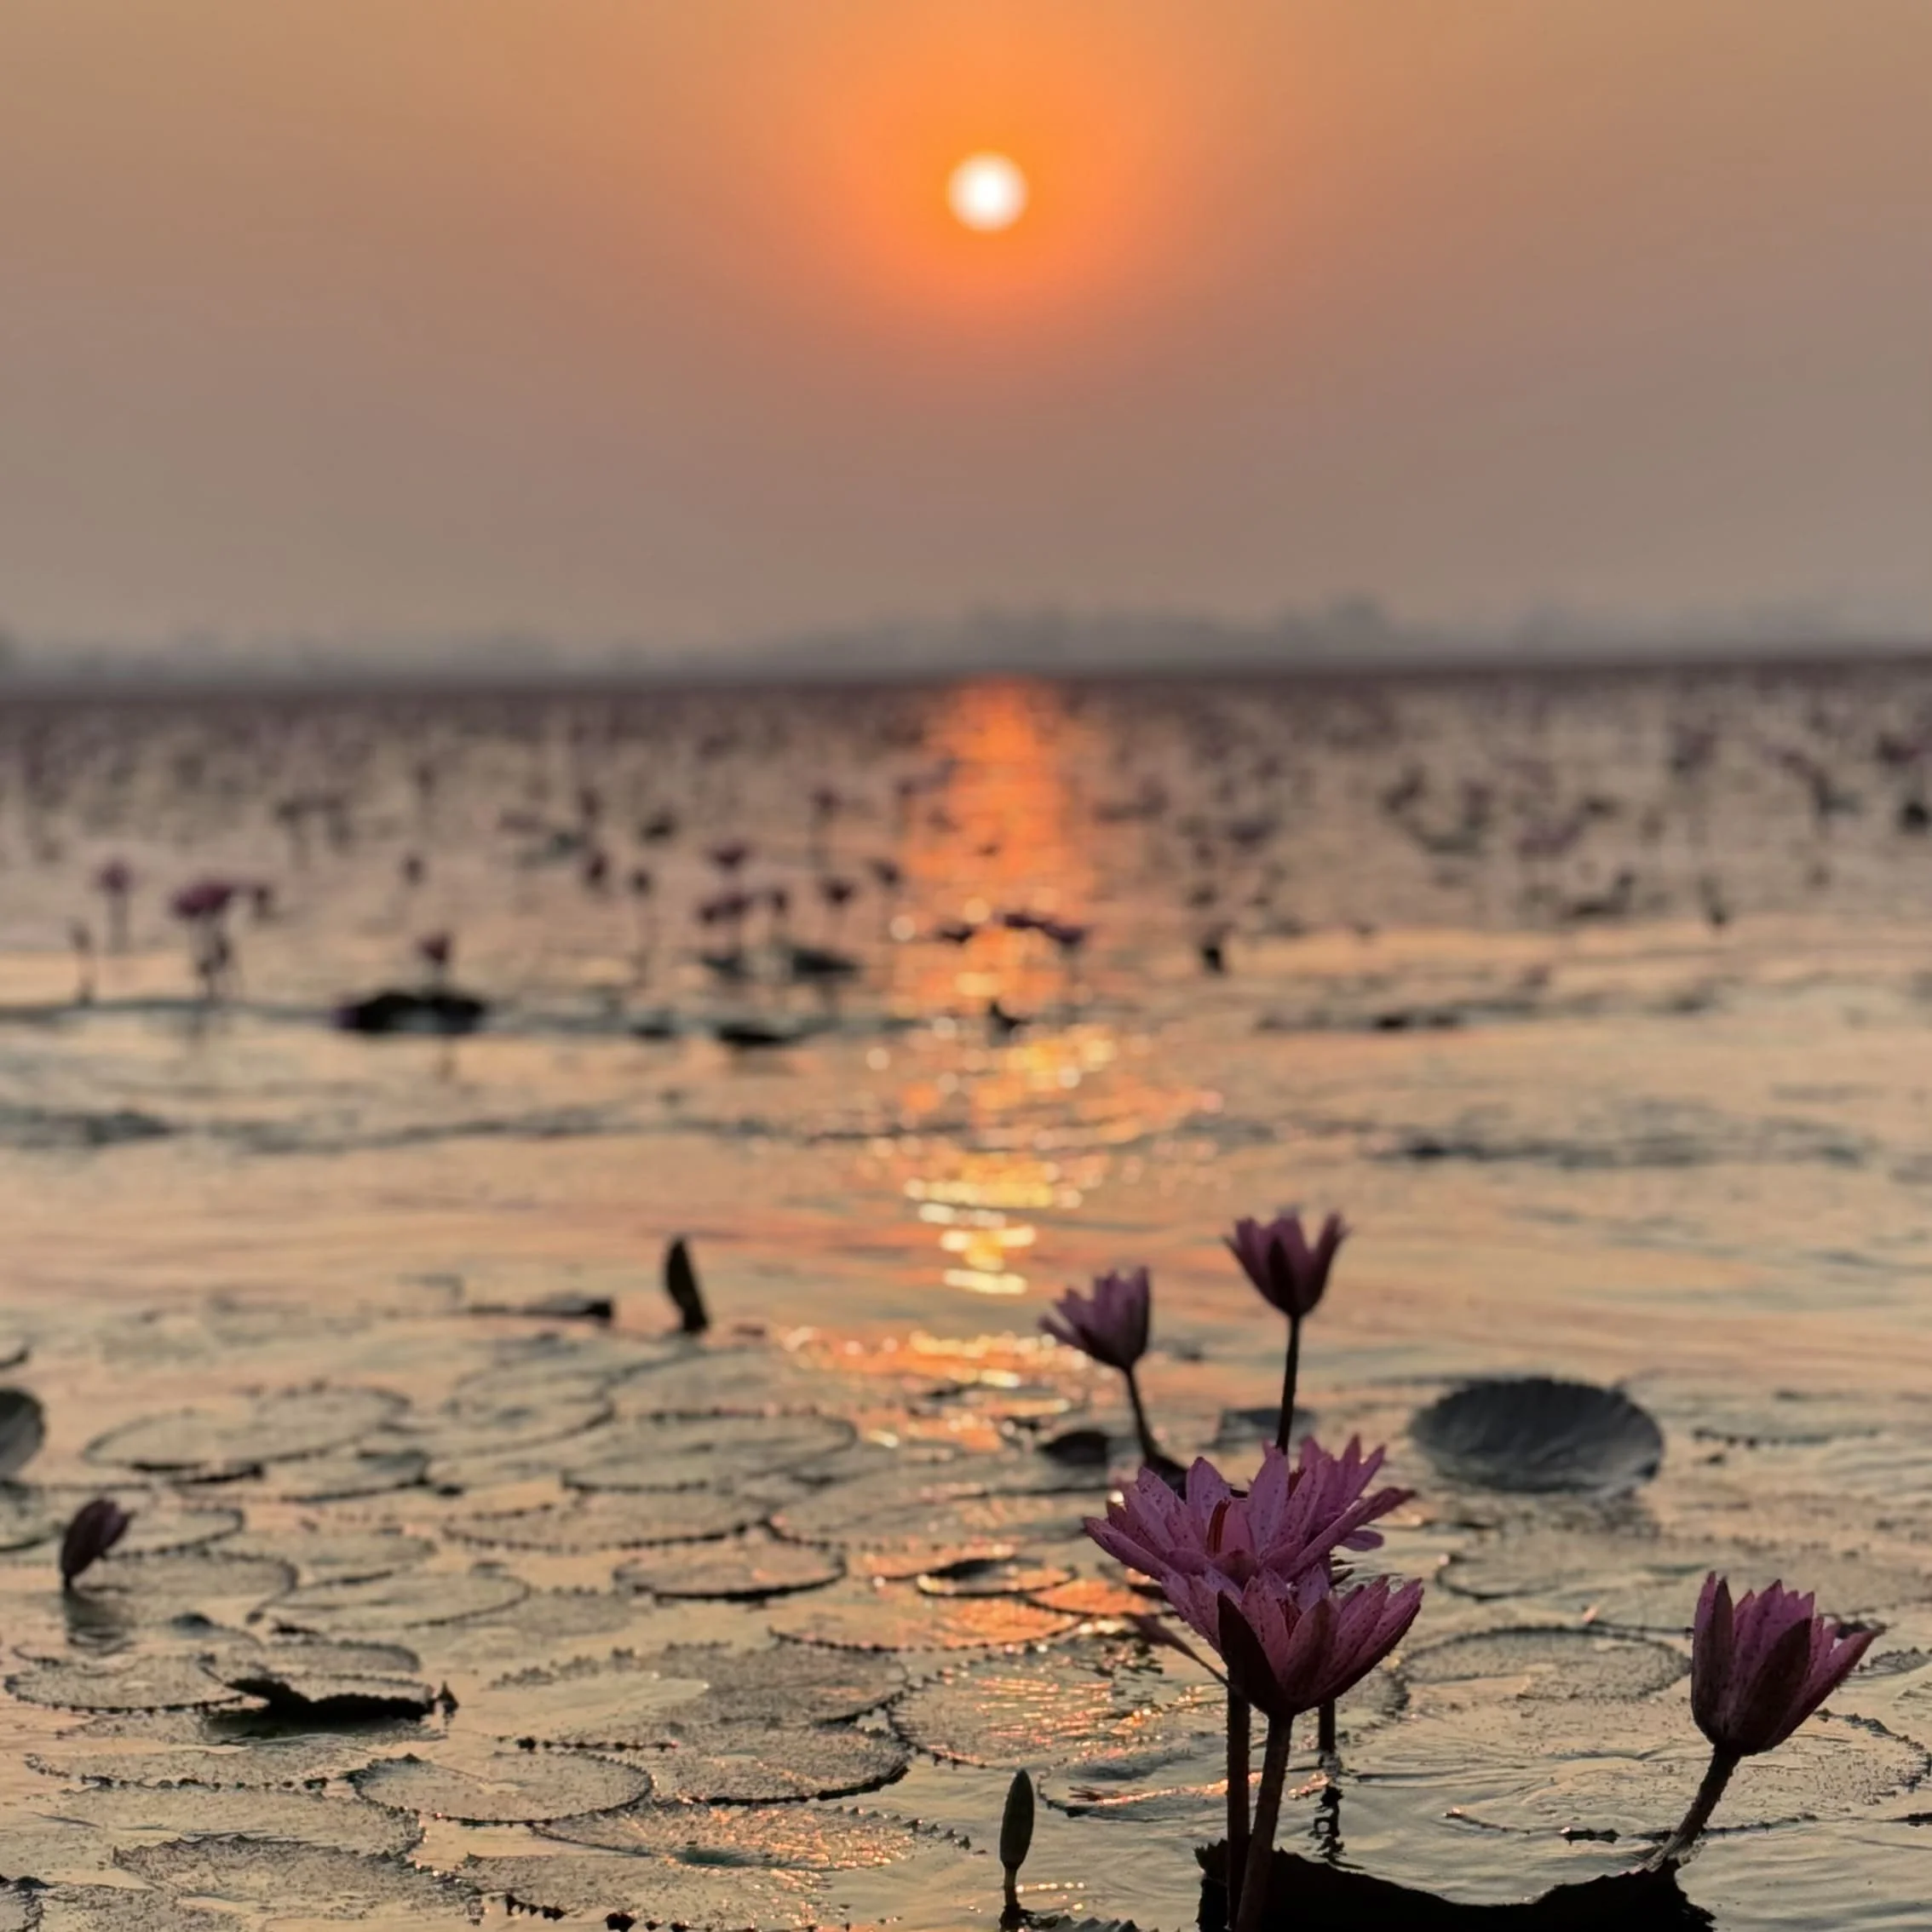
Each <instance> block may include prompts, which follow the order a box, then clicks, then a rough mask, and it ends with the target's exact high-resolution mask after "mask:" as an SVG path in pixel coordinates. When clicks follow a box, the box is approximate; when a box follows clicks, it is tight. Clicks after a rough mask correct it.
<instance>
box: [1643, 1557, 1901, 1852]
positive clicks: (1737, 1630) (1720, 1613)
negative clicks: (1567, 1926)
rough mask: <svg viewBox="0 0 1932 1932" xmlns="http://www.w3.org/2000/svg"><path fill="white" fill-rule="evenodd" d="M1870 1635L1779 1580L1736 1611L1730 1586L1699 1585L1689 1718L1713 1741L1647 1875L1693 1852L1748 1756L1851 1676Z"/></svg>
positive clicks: (1781, 1735)
mask: <svg viewBox="0 0 1932 1932" xmlns="http://www.w3.org/2000/svg"><path fill="white" fill-rule="evenodd" d="M1877 1634H1878V1633H1877V1631H1876V1630H1846V1629H1844V1628H1843V1626H1842V1625H1840V1624H1835V1623H1833V1622H1832V1621H1831V1619H1830V1618H1828V1617H1820V1615H1819V1614H1818V1613H1817V1608H1816V1600H1815V1599H1814V1597H1812V1596H1809V1595H1808V1594H1807V1595H1805V1596H1800V1595H1799V1594H1798V1593H1797V1591H1796V1590H1786V1589H1785V1586H1784V1585H1783V1584H1781V1583H1774V1584H1768V1586H1767V1587H1766V1588H1765V1589H1763V1590H1751V1591H1748V1592H1747V1593H1746V1594H1745V1596H1742V1597H1740V1598H1739V1600H1738V1601H1737V1602H1736V1603H1735V1604H1733V1602H1732V1601H1731V1586H1730V1584H1729V1582H1728V1580H1727V1579H1726V1578H1722V1577H1720V1576H1719V1575H1718V1574H1717V1573H1716V1572H1715V1571H1713V1572H1712V1573H1711V1575H1709V1576H1708V1577H1706V1578H1705V1579H1704V1590H1703V1594H1702V1595H1701V1596H1699V1598H1698V1601H1697V1622H1696V1624H1695V1626H1694V1634H1693V1638H1692V1642H1691V1716H1693V1717H1694V1718H1695V1719H1696V1720H1697V1728H1698V1729H1699V1730H1700V1731H1702V1732H1703V1733H1704V1734H1705V1737H1707V1738H1708V1739H1710V1740H1711V1767H1710V1768H1709V1769H1708V1770H1707V1771H1706V1772H1705V1774H1704V1782H1703V1783H1702V1784H1701V1785H1699V1787H1698V1792H1697V1796H1696V1797H1694V1798H1693V1799H1692V1800H1691V1808H1690V1809H1689V1810H1688V1811H1687V1812H1686V1813H1685V1814H1684V1820H1683V1822H1682V1824H1681V1825H1680V1826H1678V1827H1677V1828H1676V1831H1674V1832H1672V1833H1671V1835H1670V1837H1669V1838H1668V1839H1667V1840H1666V1841H1665V1843H1663V1844H1662V1845H1661V1846H1659V1848H1658V1849H1657V1851H1656V1852H1655V1853H1654V1854H1653V1856H1652V1857H1651V1860H1650V1864H1651V1866H1652V1868H1653V1869H1660V1868H1665V1867H1668V1866H1675V1865H1678V1864H1681V1863H1682V1861H1683V1860H1684V1859H1686V1858H1687V1857H1688V1856H1689V1854H1690V1853H1691V1851H1692V1849H1693V1848H1694V1847H1695V1845H1696V1843H1697V1841H1698V1839H1699V1837H1701V1836H1702V1835H1703V1832H1704V1828H1705V1826H1707V1825H1708V1824H1709V1823H1710V1822H1711V1814H1712V1813H1713V1812H1714V1811H1716V1808H1717V1806H1718V1803H1719V1801H1720V1800H1721V1799H1722V1797H1723V1796H1724V1788H1725V1786H1726V1785H1728V1784H1729V1783H1730V1781H1731V1774H1732V1773H1733V1772H1734V1771H1735V1770H1736V1769H1737V1768H1738V1766H1739V1764H1740V1763H1741V1762H1743V1761H1744V1760H1745V1758H1747V1757H1757V1756H1758V1755H1759V1753H1761V1752H1762V1751H1775V1750H1776V1749H1777V1747H1778V1746H1779V1745H1781V1744H1782V1743H1784V1741H1785V1739H1786V1738H1788V1737H1790V1736H1791V1733H1792V1732H1793V1731H1795V1730H1796V1729H1797V1728H1798V1726H1799V1725H1800V1724H1802V1723H1803V1722H1804V1721H1805V1719H1806V1718H1807V1717H1808V1716H1810V1715H1811V1714H1812V1712H1813V1711H1815V1710H1817V1708H1818V1707H1819V1705H1821V1704H1822V1703H1823V1702H1824V1701H1825V1699H1826V1698H1828V1697H1829V1696H1830V1695H1831V1693H1832V1692H1833V1691H1835V1690H1836V1689H1837V1688H1838V1686H1839V1685H1840V1684H1842V1683H1843V1682H1844V1681H1845V1679H1846V1677H1847V1676H1849V1675H1850V1674H1851V1671H1852V1670H1853V1668H1854V1665H1856V1664H1857V1663H1858V1660H1859V1659H1860V1658H1861V1657H1863V1656H1864V1654H1865V1653H1866V1651H1867V1650H1868V1649H1869V1648H1870V1647H1871V1646H1872V1640H1873V1639H1874V1638H1875V1637H1876V1636H1877Z"/></svg>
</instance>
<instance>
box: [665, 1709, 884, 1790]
mask: <svg viewBox="0 0 1932 1932" xmlns="http://www.w3.org/2000/svg"><path fill="white" fill-rule="evenodd" d="M663 1740H664V1744H665V1745H668V1747H669V1748H668V1749H664V1750H660V1751H658V1752H657V1753H655V1754H654V1755H653V1757H652V1758H651V1761H650V1762H651V1775H652V1778H653V1780H654V1782H655V1783H656V1785H657V1787H658V1791H660V1792H661V1793H662V1794H663V1795H664V1797H666V1798H682V1799H685V1800H687V1801H688V1802H690V1803H699V1804H782V1803H790V1802H797V1801H802V1800H804V1799H808V1798H836V1797H852V1796H854V1794H855V1793H857V1792H860V1791H877V1790H878V1789H879V1788H880V1787H881V1786H882V1785H888V1784H890V1783H891V1782H892V1781H893V1780H894V1779H895V1778H898V1777H900V1776H901V1775H902V1774H904V1772H905V1769H906V1762H907V1759H906V1747H905V1746H904V1745H902V1744H900V1741H899V1739H897V1738H889V1737H880V1736H877V1735H876V1734H873V1733H871V1732H869V1731H854V1730H850V1729H848V1728H846V1727H844V1726H843V1725H811V1726H808V1725H782V1726H781V1725H771V1724H745V1723H739V1724H712V1723H704V1722H698V1721H694V1720H692V1719H690V1718H687V1717H686V1716H684V1714H683V1713H681V1712H674V1713H673V1714H672V1716H670V1719H669V1721H668V1722H666V1723H665V1724H664V1727H663Z"/></svg>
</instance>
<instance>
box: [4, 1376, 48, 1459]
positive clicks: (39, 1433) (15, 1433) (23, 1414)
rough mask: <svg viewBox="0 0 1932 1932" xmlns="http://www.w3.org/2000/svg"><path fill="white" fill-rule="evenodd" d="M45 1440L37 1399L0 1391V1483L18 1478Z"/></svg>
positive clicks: (43, 1416)
mask: <svg viewBox="0 0 1932 1932" xmlns="http://www.w3.org/2000/svg"><path fill="white" fill-rule="evenodd" d="M46 1440H47V1415H46V1412H45V1411H44V1410H43V1408H42V1407H41V1406H40V1400H39V1398H38V1397H37V1396H34V1395H30V1394H28V1393H27V1392H26V1389H0V1481H7V1480H8V1479H9V1478H10V1477H13V1476H15V1475H19V1474H20V1471H21V1470H22V1469H25V1468H26V1466H27V1464H28V1463H31V1462H32V1460H33V1459H34V1458H35V1457H36V1456H37V1455H38V1454H39V1453H40V1446H41V1445H42V1444H43V1442H45V1441H46Z"/></svg>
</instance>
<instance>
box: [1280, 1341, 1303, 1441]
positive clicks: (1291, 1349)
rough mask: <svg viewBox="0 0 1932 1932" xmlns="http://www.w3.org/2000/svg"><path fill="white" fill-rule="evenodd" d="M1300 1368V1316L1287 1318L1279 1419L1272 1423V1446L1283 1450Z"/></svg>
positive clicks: (1291, 1422)
mask: <svg viewBox="0 0 1932 1932" xmlns="http://www.w3.org/2000/svg"><path fill="white" fill-rule="evenodd" d="M1301 1370H1302V1318H1301V1317H1300V1316H1299V1315H1297V1314H1291V1315H1290V1316H1289V1318H1288V1362H1287V1366H1285V1368H1284V1369H1283V1370H1282V1371H1281V1420H1280V1421H1279V1422H1278V1423H1276V1424H1275V1425H1274V1446H1275V1447H1276V1448H1277V1449H1280V1450H1283V1451H1285V1450H1286V1448H1287V1446H1288V1432H1289V1430H1290V1429H1291V1428H1292V1427H1293V1425H1294V1421H1295V1383H1296V1380H1297V1377H1299V1376H1300V1374H1301Z"/></svg>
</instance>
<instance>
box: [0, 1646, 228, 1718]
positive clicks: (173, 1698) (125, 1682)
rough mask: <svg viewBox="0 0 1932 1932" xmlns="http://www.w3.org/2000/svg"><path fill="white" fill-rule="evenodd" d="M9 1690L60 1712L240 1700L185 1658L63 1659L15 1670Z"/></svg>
mask: <svg viewBox="0 0 1932 1932" xmlns="http://www.w3.org/2000/svg"><path fill="white" fill-rule="evenodd" d="M7 1688H8V1689H9V1691H10V1692H11V1693H13V1694H14V1696H15V1697H17V1698H19V1699H20V1701H21V1702H22V1703H23V1704H45V1705H52V1706H53V1707H54V1708H55V1709H56V1710H60V1711H193V1710H199V1709H204V1708H208V1707H211V1706H213V1705H221V1704H233V1703H235V1702H236V1701H237V1699H236V1696H235V1693H234V1692H233V1691H232V1690H230V1689H229V1688H227V1685H226V1684H221V1683H217V1682H216V1681H215V1679H214V1678H212V1677H211V1676H209V1675H208V1673H207V1672H206V1671H205V1670H203V1669H202V1668H201V1666H200V1665H198V1664H197V1663H195V1662H194V1661H193V1659H190V1658H186V1657H149V1658H137V1659H134V1660H132V1661H130V1662H127V1663H115V1664H89V1663H79V1662H73V1661H69V1660H68V1659H65V1658H63V1659H58V1660H51V1661H49V1662H45V1663H40V1664H31V1665H28V1666H27V1668H26V1670H18V1671H15V1672H14V1675H13V1676H10V1677H9V1678H8V1679H7Z"/></svg>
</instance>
